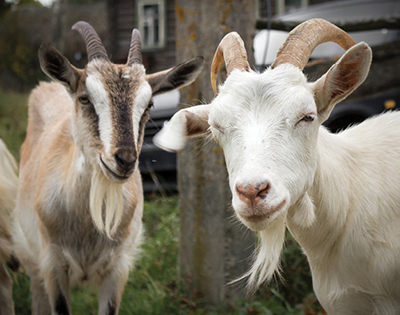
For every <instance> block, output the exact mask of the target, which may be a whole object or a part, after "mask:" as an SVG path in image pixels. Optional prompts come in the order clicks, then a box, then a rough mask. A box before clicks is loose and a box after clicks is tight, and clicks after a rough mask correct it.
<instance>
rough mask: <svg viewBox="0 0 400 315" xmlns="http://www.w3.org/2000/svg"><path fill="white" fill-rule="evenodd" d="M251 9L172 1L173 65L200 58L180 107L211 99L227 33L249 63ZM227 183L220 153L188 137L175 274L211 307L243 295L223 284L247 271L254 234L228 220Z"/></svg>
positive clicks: (250, 3) (249, 4)
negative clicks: (214, 65) (213, 71)
mask: <svg viewBox="0 0 400 315" xmlns="http://www.w3.org/2000/svg"><path fill="white" fill-rule="evenodd" d="M255 5H256V1H254V0H242V1H233V0H219V1H215V0H202V1H196V0H176V1H175V12H176V45H177V46H176V47H177V50H176V51H177V57H176V58H177V62H182V61H184V60H187V59H189V58H193V57H194V56H197V55H202V56H203V57H204V58H205V66H204V69H203V71H202V73H201V74H200V76H199V78H198V79H197V80H196V81H195V83H194V84H192V85H191V86H189V87H188V88H186V89H184V90H183V92H182V94H181V102H182V103H183V104H186V105H184V106H183V107H185V106H188V105H198V104H199V103H210V102H211V100H212V99H213V97H214V95H213V92H212V88H211V84H210V66H211V61H212V58H213V55H214V52H215V50H216V48H217V46H218V44H219V42H220V40H221V39H222V38H223V36H225V34H227V33H228V32H230V31H237V32H238V33H239V34H240V35H241V37H242V38H243V40H244V42H245V44H246V48H247V52H248V56H249V62H250V64H251V65H253V64H254V57H253V53H252V42H253V37H254V33H255V12H256V8H255ZM227 179H228V175H227V171H226V167H225V160H224V155H223V152H222V149H221V148H220V147H219V146H218V145H217V144H215V143H214V142H213V141H211V140H210V139H207V138H197V139H193V140H191V141H189V143H188V145H187V147H186V148H185V149H184V150H183V151H182V152H181V153H179V154H178V185H179V192H180V195H181V201H180V228H181V229H180V230H181V235H180V244H179V246H180V248H179V249H180V252H179V266H180V274H181V277H182V279H183V282H184V285H185V287H186V289H187V291H188V292H189V293H192V294H194V295H201V296H204V298H205V300H206V301H208V302H209V303H212V304H221V303H229V302H232V301H233V300H234V298H235V297H237V296H239V295H241V294H243V292H242V291H241V290H238V289H237V288H236V289H235V288H234V287H230V286H227V283H228V282H229V281H231V280H234V279H236V278H237V277H239V276H240V275H242V274H243V273H244V272H245V271H246V270H247V269H248V267H249V261H250V257H251V253H252V251H253V249H254V234H253V233H252V232H250V231H248V230H247V229H246V228H245V227H243V226H242V225H241V224H239V223H238V222H237V220H236V218H234V213H233V210H232V208H231V205H230V204H231V193H230V189H229V186H228V181H227Z"/></svg>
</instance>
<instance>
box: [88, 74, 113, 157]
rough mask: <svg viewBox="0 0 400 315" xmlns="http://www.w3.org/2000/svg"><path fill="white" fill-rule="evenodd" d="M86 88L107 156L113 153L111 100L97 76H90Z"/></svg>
mask: <svg viewBox="0 0 400 315" xmlns="http://www.w3.org/2000/svg"><path fill="white" fill-rule="evenodd" d="M86 88H87V91H88V94H89V97H90V99H91V100H92V104H93V107H94V109H95V111H96V114H97V116H98V118H99V119H98V127H99V133H100V140H101V142H102V143H103V146H104V149H105V151H106V153H107V154H110V153H111V147H112V145H111V143H112V133H113V126H112V122H111V110H110V100H109V97H108V93H107V91H106V89H105V88H104V85H103V83H102V82H101V80H99V79H98V78H97V76H95V75H88V77H87V78H86Z"/></svg>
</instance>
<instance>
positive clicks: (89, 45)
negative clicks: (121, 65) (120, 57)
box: [72, 21, 109, 61]
mask: <svg viewBox="0 0 400 315" xmlns="http://www.w3.org/2000/svg"><path fill="white" fill-rule="evenodd" d="M72 29H73V30H75V31H78V32H79V33H80V34H81V35H82V37H83V40H84V41H85V44H86V52H87V54H88V60H89V61H91V60H92V59H94V58H103V59H105V60H109V59H108V56H107V52H106V49H105V48H104V45H103V43H102V41H101V39H100V37H99V35H97V33H96V31H95V30H94V28H93V27H92V26H91V25H90V24H89V23H87V22H83V21H79V22H76V23H75V24H74V25H73V26H72Z"/></svg>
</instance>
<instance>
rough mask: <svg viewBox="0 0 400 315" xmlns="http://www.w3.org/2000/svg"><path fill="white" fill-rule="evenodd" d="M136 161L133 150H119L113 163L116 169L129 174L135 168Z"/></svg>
mask: <svg viewBox="0 0 400 315" xmlns="http://www.w3.org/2000/svg"><path fill="white" fill-rule="evenodd" d="M136 159H137V157H136V150H135V149H131V148H125V149H119V150H118V151H117V153H115V161H116V162H117V165H118V167H120V168H121V169H122V170H124V171H125V172H129V171H130V170H132V169H133V168H134V167H135V163H136Z"/></svg>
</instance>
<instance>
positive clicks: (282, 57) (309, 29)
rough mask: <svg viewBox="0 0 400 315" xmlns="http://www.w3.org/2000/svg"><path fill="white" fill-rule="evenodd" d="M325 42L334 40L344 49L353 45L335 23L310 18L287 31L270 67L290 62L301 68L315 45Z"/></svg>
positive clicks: (351, 40)
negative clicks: (287, 33) (286, 35)
mask: <svg viewBox="0 0 400 315" xmlns="http://www.w3.org/2000/svg"><path fill="white" fill-rule="evenodd" d="M326 42H335V43H337V44H339V45H340V46H341V47H343V48H344V49H345V50H347V49H349V48H350V47H351V46H353V45H355V42H354V40H353V39H352V38H351V37H350V35H349V34H347V33H346V32H345V31H343V30H342V29H340V28H339V27H337V26H336V25H333V24H332V23H330V22H328V21H326V20H323V19H311V20H308V21H305V22H303V23H301V24H299V25H298V26H296V27H295V28H294V29H293V30H292V31H291V32H290V33H289V35H288V37H287V38H286V40H285V42H284V43H283V44H282V46H281V47H280V48H279V51H278V54H277V55H276V58H275V61H274V62H273V63H272V65H271V68H272V69H273V68H276V67H277V66H279V65H281V64H284V63H290V64H292V65H294V66H296V67H297V68H299V69H300V70H303V69H304V67H305V66H306V64H307V62H308V60H309V58H310V56H311V53H312V52H313V51H314V49H315V47H317V46H318V45H319V44H322V43H326Z"/></svg>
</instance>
